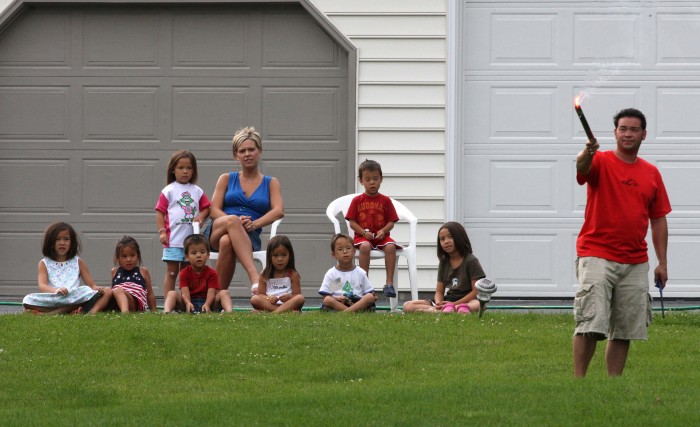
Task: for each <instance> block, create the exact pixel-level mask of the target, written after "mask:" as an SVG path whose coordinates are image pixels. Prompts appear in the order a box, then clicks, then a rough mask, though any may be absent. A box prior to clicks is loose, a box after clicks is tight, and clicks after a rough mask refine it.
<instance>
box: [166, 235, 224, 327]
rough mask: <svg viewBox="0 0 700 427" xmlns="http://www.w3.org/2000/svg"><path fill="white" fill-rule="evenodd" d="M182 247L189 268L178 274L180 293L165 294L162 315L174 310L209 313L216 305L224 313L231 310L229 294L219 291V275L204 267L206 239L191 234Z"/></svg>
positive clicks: (206, 248)
mask: <svg viewBox="0 0 700 427" xmlns="http://www.w3.org/2000/svg"><path fill="white" fill-rule="evenodd" d="M183 246H184V250H185V259H186V260H187V262H189V265H188V266H187V267H185V268H183V269H182V270H181V271H180V292H177V291H170V292H168V294H167V295H166V297H165V303H164V304H163V312H164V313H170V312H171V311H173V310H175V309H177V310H179V311H184V312H186V313H211V312H212V309H213V307H214V306H215V304H216V303H218V304H216V305H219V304H220V305H221V308H222V309H223V310H224V311H231V310H232V308H233V307H232V303H231V297H230V295H229V293H228V291H219V289H220V286H219V275H218V274H216V270H214V269H213V268H211V267H209V266H208V265H207V261H208V260H209V244H208V242H207V239H206V238H205V237H204V236H202V235H201V234H192V235H190V236H188V237H187V238H185V241H184V242H183Z"/></svg>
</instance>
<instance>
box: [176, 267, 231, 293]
mask: <svg viewBox="0 0 700 427" xmlns="http://www.w3.org/2000/svg"><path fill="white" fill-rule="evenodd" d="M182 288H189V289H190V298H206V297H207V291H208V290H209V289H211V288H213V289H221V287H220V286H219V275H218V274H216V270H214V269H213V268H211V267H209V266H208V265H205V266H204V270H202V271H201V272H199V273H196V272H195V271H194V270H193V269H192V266H191V265H188V266H187V267H185V268H183V269H182V270H181V271H180V289H182Z"/></svg>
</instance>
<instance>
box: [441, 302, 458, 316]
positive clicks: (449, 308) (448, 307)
mask: <svg viewBox="0 0 700 427" xmlns="http://www.w3.org/2000/svg"><path fill="white" fill-rule="evenodd" d="M442 312H443V313H454V312H455V305H454V304H453V303H451V302H446V303H445V305H443V306H442Z"/></svg>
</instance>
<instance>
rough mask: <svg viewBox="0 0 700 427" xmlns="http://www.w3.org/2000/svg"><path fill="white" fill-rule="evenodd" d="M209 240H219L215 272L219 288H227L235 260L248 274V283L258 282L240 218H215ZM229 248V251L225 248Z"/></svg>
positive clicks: (233, 216)
mask: <svg viewBox="0 0 700 427" xmlns="http://www.w3.org/2000/svg"><path fill="white" fill-rule="evenodd" d="M210 240H211V241H217V240H218V242H219V245H218V246H219V247H218V249H219V259H218V260H217V261H216V272H217V273H219V282H220V284H221V289H228V286H229V284H230V283H231V278H233V272H234V271H235V268H236V267H235V262H236V260H238V262H240V263H241V266H242V267H243V269H245V271H246V273H247V274H248V279H249V280H250V283H258V279H259V277H260V275H259V274H258V270H256V269H255V262H254V261H253V251H252V249H251V246H252V245H251V243H250V238H249V237H248V233H247V232H246V231H245V229H244V228H243V224H242V223H241V219H240V218H239V217H238V216H236V215H229V216H226V217H222V218H217V219H216V221H214V225H213V226H212V234H211V238H210ZM228 248H230V251H229V250H227V249H228ZM227 278H228V280H226V279H227Z"/></svg>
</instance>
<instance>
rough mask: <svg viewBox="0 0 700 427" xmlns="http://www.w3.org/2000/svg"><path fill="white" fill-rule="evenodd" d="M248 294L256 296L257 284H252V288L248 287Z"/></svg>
mask: <svg viewBox="0 0 700 427" xmlns="http://www.w3.org/2000/svg"><path fill="white" fill-rule="evenodd" d="M250 293H251V294H252V295H257V294H258V284H257V283H253V286H251V287H250Z"/></svg>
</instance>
